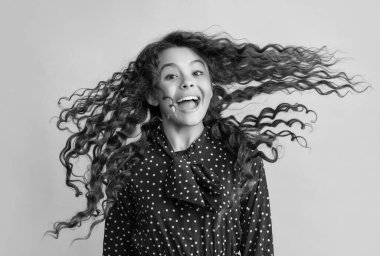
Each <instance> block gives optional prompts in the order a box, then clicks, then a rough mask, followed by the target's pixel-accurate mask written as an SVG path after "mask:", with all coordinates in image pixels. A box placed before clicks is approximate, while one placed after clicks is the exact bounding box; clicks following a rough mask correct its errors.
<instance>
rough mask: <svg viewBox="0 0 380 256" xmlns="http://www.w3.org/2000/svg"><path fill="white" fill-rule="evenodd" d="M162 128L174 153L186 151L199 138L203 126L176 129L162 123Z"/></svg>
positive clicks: (201, 124)
mask: <svg viewBox="0 0 380 256" xmlns="http://www.w3.org/2000/svg"><path fill="white" fill-rule="evenodd" d="M162 128H163V130H164V133H165V135H166V137H167V138H168V140H169V143H170V144H171V146H172V148H173V150H174V152H177V151H182V150H186V149H188V148H189V147H190V145H191V144H192V143H193V142H194V141H195V140H196V139H198V138H199V137H200V136H201V134H202V132H203V129H204V126H203V123H200V124H198V125H195V126H185V127H183V126H181V127H177V126H173V125H168V124H167V123H166V122H163V123H162Z"/></svg>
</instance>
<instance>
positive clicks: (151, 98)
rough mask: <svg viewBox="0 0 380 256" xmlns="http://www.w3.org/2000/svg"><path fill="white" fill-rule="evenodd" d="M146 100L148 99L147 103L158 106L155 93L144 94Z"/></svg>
mask: <svg viewBox="0 0 380 256" xmlns="http://www.w3.org/2000/svg"><path fill="white" fill-rule="evenodd" d="M146 100H147V101H148V103H149V105H152V106H155V107H157V106H158V99H157V96H156V95H155V94H153V93H148V95H147V96H146Z"/></svg>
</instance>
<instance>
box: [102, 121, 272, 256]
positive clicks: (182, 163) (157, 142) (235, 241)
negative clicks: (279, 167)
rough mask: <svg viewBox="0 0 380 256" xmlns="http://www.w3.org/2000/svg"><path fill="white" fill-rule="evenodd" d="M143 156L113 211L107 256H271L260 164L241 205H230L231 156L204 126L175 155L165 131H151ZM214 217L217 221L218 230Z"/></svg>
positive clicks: (233, 183)
mask: <svg viewBox="0 0 380 256" xmlns="http://www.w3.org/2000/svg"><path fill="white" fill-rule="evenodd" d="M149 140H150V141H151V142H152V145H151V146H150V147H148V149H147V150H146V152H145V159H144V160H143V161H142V162H140V163H139V164H138V165H136V166H135V168H134V169H133V170H134V171H133V174H132V176H131V179H130V181H129V183H128V186H127V187H126V188H125V189H124V190H123V192H122V193H121V194H120V196H119V198H118V201H117V203H116V204H115V205H114V206H113V207H112V208H111V211H110V214H109V216H108V218H107V219H106V223H105V231H104V244H103V255H104V256H119V255H128V256H129V255H131V256H134V255H144V256H145V255H146V256H148V255H149V256H151V255H162V256H169V255H173V256H174V255H175V256H178V255H188V256H190V255H194V256H195V255H202V256H232V255H250V256H253V255H255V256H259V255H264V256H267V255H273V242H272V227H271V217H270V207H269V197H268V189H267V183H266V179H265V173H264V169H263V163H262V160H261V159H260V158H256V161H255V163H254V165H253V168H254V175H255V180H256V182H255V185H254V186H253V189H252V192H251V193H250V195H249V196H248V197H247V198H245V200H244V201H243V202H242V203H241V205H240V207H237V208H234V209H232V208H231V207H230V208H227V209H226V211H225V212H224V213H222V214H220V215H218V211H219V210H221V209H223V208H224V209H225V206H231V203H232V200H231V193H230V191H232V188H234V187H235V186H236V184H237V180H238V170H237V169H236V168H235V167H234V163H235V159H236V158H235V157H234V156H233V155H232V154H230V153H229V152H228V151H227V150H226V148H225V147H224V146H223V144H222V143H221V142H220V141H216V140H214V139H212V138H211V135H210V129H209V128H208V127H205V129H204V131H203V133H202V135H201V136H200V137H199V138H198V139H197V140H196V141H195V142H194V143H193V144H192V145H191V146H190V147H189V148H188V149H187V150H185V151H181V152H174V151H173V149H172V147H171V145H170V144H169V143H168V140H167V138H166V136H165V134H164V132H163V131H162V128H160V127H159V128H158V129H156V130H155V131H153V132H152V135H151V136H150V138H149ZM218 216H220V219H221V222H220V224H219V226H218V225H217V223H218Z"/></svg>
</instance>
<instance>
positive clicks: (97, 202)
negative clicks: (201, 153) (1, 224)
mask: <svg viewBox="0 0 380 256" xmlns="http://www.w3.org/2000/svg"><path fill="white" fill-rule="evenodd" d="M171 47H188V48H190V49H191V50H193V51H194V52H195V53H197V54H198V55H199V56H200V57H202V58H203V60H204V61H205V62H206V64H207V65H208V68H209V71H210V76H211V81H212V83H213V84H214V86H213V98H212V100H211V103H210V106H209V109H208V112H207V114H206V117H205V119H204V123H205V124H206V125H208V126H210V127H211V130H212V136H213V137H214V138H215V139H218V140H221V141H223V142H224V144H225V146H226V148H227V149H228V150H229V151H230V152H231V153H232V154H234V155H235V156H236V159H237V160H236V164H237V166H238V167H239V169H240V174H239V176H240V181H239V182H240V183H239V185H240V188H239V190H238V191H235V192H236V193H235V196H237V197H236V199H235V202H234V206H235V207H236V205H237V203H238V200H239V199H241V198H243V197H244V196H245V195H247V193H248V192H249V191H250V189H251V187H252V186H253V184H254V182H255V180H254V178H253V171H252V168H251V167H252V164H253V161H254V159H256V158H258V157H259V158H261V159H263V160H265V161H268V162H275V161H276V160H277V159H278V150H277V148H276V147H275V146H274V145H273V142H274V141H275V140H276V139H277V138H279V137H290V139H291V140H292V141H293V140H295V141H298V142H299V143H300V140H304V138H303V137H301V136H297V135H296V134H295V133H293V132H292V131H290V130H289V129H286V130H281V131H279V132H274V131H272V130H271V128H276V127H278V126H281V125H284V126H285V127H288V128H290V127H292V126H293V125H294V124H299V125H300V127H301V129H304V128H305V126H307V125H309V124H308V123H304V122H303V121H301V120H299V119H297V118H290V119H289V120H284V119H281V118H279V117H278V115H279V114H281V113H288V112H289V111H293V112H303V111H304V112H305V113H309V112H313V113H314V114H316V113H315V112H314V111H312V110H310V109H308V108H307V107H306V106H304V105H302V104H297V103H296V104H290V103H281V104H280V105H278V106H277V107H276V108H270V107H267V108H264V109H263V110H262V111H261V112H260V113H259V114H258V115H257V116H255V115H252V114H250V115H247V116H245V117H244V118H243V119H242V120H241V121H239V120H237V119H236V118H235V117H234V116H232V115H231V116H227V117H223V116H222V114H223V113H224V111H225V110H226V109H227V108H228V107H229V106H230V105H231V104H232V103H241V102H245V101H248V100H251V99H252V98H253V97H255V96H257V95H260V94H273V93H275V92H279V91H283V92H286V93H292V92H294V91H308V90H310V91H316V92H317V93H318V94H320V95H328V94H331V93H335V94H337V95H338V96H339V97H343V96H345V95H346V94H347V92H348V91H355V92H363V91H365V90H366V89H367V88H368V87H366V88H364V89H363V90H358V89H357V87H358V85H359V84H361V83H362V82H361V81H356V79H355V77H349V76H348V75H347V74H346V73H344V72H334V71H333V70H332V69H331V67H332V66H334V65H335V64H336V63H337V62H338V61H339V59H337V58H336V57H335V56H334V53H330V52H329V51H328V50H327V48H326V47H322V48H316V49H313V48H306V47H302V46H286V47H284V46H281V45H278V44H268V45H266V46H264V47H262V48H261V47H259V46H257V45H255V44H252V43H248V42H243V43H237V41H236V40H233V39H231V38H230V37H229V36H228V35H227V34H223V35H213V36H209V35H206V34H204V33H200V32H196V33H192V32H185V31H175V32H172V33H170V34H168V35H166V36H165V37H163V38H162V39H161V40H159V41H157V42H154V43H151V44H149V45H148V46H146V47H145V48H144V49H143V50H142V51H141V53H140V54H139V55H138V57H137V58H136V60H135V61H133V62H130V63H129V65H128V67H127V68H126V69H124V70H123V71H121V72H116V73H114V74H113V76H112V78H111V79H109V80H107V81H101V82H100V83H99V84H98V85H97V86H96V87H95V88H92V89H81V90H78V91H76V92H74V93H73V94H72V95H71V96H70V97H68V98H67V97H62V98H61V99H60V100H59V104H60V103H61V101H62V100H66V101H68V102H71V101H74V102H73V103H72V105H71V107H68V108H65V109H63V110H62V112H61V113H60V115H59V120H58V121H57V127H58V129H60V130H67V129H69V128H68V126H67V125H68V124H74V126H75V128H76V130H77V131H74V132H72V135H71V136H70V137H69V138H68V139H67V142H66V145H65V147H64V148H63V150H62V151H61V153H60V161H61V163H62V164H63V166H64V167H65V168H66V185H67V186H69V187H71V188H73V189H74V191H75V195H76V196H80V195H81V194H82V193H83V192H82V191H83V190H84V191H85V196H86V198H87V207H86V209H84V210H83V211H79V212H78V213H76V214H75V215H74V216H73V217H72V218H71V219H69V220H67V221H60V222H56V223H55V224H54V227H53V230H50V231H48V233H50V234H51V235H53V236H54V237H56V238H58V236H59V233H60V231H61V230H62V229H65V228H75V227H77V226H80V225H81V224H82V222H84V221H87V220H89V219H92V224H91V226H90V230H89V233H88V235H87V236H86V237H85V238H83V239H87V238H88V237H89V236H90V235H91V232H92V230H93V228H94V227H95V226H96V225H97V224H98V223H100V222H102V221H104V219H105V218H106V216H107V214H108V212H109V209H110V207H111V206H112V205H113V204H114V202H115V200H116V199H117V196H118V193H119V192H120V190H121V189H122V188H123V187H124V186H125V185H126V182H127V181H128V177H129V176H130V175H131V173H132V167H133V165H134V164H135V163H138V162H139V161H141V160H142V159H143V156H144V149H145V148H146V147H147V145H148V143H149V142H148V136H149V133H150V131H151V130H152V129H154V128H155V127H156V126H157V125H158V123H159V120H160V112H159V108H158V107H153V106H151V105H149V104H148V102H147V97H148V93H151V92H152V88H153V89H154V88H156V85H157V67H158V55H159V53H160V52H162V51H163V50H165V49H168V48H171ZM251 82H255V83H254V84H255V85H253V83H251ZM344 91H345V93H343V92H344ZM136 134H138V135H139V138H138V139H137V138H136ZM304 141H305V143H306V140H304ZM300 144H301V143H300ZM261 146H264V147H266V148H269V149H270V151H271V152H272V156H271V157H270V156H268V155H267V154H265V153H264V152H263V151H262V150H259V148H261ZM303 146H307V143H306V144H305V145H303ZM83 156H87V157H88V158H89V159H90V161H91V163H90V165H89V168H88V171H87V172H86V173H84V174H83V175H76V174H74V171H73V163H72V161H73V160H74V159H77V158H81V157H83ZM81 184H82V185H81Z"/></svg>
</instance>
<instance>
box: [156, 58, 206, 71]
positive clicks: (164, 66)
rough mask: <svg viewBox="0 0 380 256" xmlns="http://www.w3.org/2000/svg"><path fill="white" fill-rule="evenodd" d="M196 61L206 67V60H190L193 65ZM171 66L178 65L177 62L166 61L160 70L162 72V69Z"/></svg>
mask: <svg viewBox="0 0 380 256" xmlns="http://www.w3.org/2000/svg"><path fill="white" fill-rule="evenodd" d="M194 63H201V64H202V66H203V67H204V68H206V66H205V63H204V61H202V60H201V59H196V60H193V61H191V62H190V65H192V64H194ZM171 66H174V67H176V66H177V65H176V64H175V63H173V62H170V63H166V64H164V65H162V67H161V68H160V70H159V72H160V73H161V71H162V70H163V69H164V68H166V67H171Z"/></svg>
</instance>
